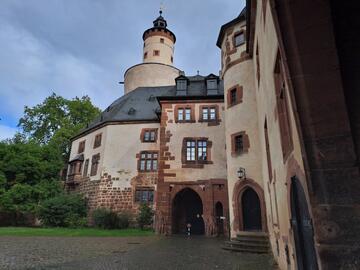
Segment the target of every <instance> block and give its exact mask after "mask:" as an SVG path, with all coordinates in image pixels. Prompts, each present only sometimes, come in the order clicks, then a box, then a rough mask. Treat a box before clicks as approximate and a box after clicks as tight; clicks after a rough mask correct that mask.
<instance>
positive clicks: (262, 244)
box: [225, 241, 269, 248]
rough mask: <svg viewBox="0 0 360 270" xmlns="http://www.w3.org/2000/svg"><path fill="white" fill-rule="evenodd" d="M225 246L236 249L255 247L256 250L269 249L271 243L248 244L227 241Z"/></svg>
mask: <svg viewBox="0 0 360 270" xmlns="http://www.w3.org/2000/svg"><path fill="white" fill-rule="evenodd" d="M225 245H230V246H234V247H254V248H269V243H268V242H266V243H261V242H260V243H256V242H255V243H254V242H246V241H227V242H225Z"/></svg>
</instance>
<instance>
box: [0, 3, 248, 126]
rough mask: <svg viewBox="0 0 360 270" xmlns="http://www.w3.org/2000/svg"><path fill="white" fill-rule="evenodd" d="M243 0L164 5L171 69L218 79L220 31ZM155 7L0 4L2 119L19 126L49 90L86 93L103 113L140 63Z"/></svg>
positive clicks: (77, 93)
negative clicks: (171, 49) (171, 34)
mask: <svg viewBox="0 0 360 270" xmlns="http://www.w3.org/2000/svg"><path fill="white" fill-rule="evenodd" d="M243 6H244V0H243V1H237V0H221V1H220V0H207V1H206V5H204V1H200V0H184V1H170V0H168V1H165V11H164V14H163V15H164V17H165V19H167V21H168V27H169V29H170V30H172V31H173V32H174V33H175V35H176V36H177V42H176V49H175V55H174V56H175V57H174V63H175V65H176V66H177V67H178V68H180V69H182V70H184V71H185V72H186V73H187V74H189V75H192V74H195V73H196V71H197V70H200V74H203V75H206V74H209V73H215V74H216V73H217V72H218V71H219V68H220V55H219V53H220V51H219V49H218V48H217V47H216V45H215V42H216V38H217V34H218V31H219V29H220V26H221V25H222V24H224V23H226V22H228V21H230V20H231V19H233V18H234V17H236V16H237V15H238V14H239V13H240V11H241V9H242V7H243ZM158 7H159V1H155V0H141V1H140V0H135V1H118V0H107V1H91V0H77V1H61V0H54V1H51V2H49V1H48V0H27V1H14V0H1V9H0V44H1V45H0V59H1V61H0V117H1V118H2V119H3V123H5V124H6V125H7V124H9V125H10V126H14V125H16V124H17V119H19V118H20V117H21V115H22V113H23V109H24V106H25V105H27V106H34V105H36V104H39V103H40V102H42V101H43V100H44V99H45V98H46V97H47V96H49V95H50V94H51V92H53V91H54V92H55V93H57V94H59V95H62V96H64V97H66V98H73V97H75V96H82V95H89V96H90V98H91V99H92V101H93V103H94V104H95V105H97V106H99V107H100V108H103V109H104V108H106V107H107V106H108V105H109V104H111V103H112V101H114V100H115V99H116V98H118V97H119V96H121V95H122V94H123V91H122V86H121V85H119V84H118V82H119V81H122V80H123V74H124V72H125V70H126V69H127V68H129V67H130V66H132V65H135V64H138V63H139V62H141V58H142V38H141V37H142V33H143V31H144V30H146V29H147V28H149V27H151V26H152V21H153V20H154V19H155V17H157V16H158V13H157V11H158Z"/></svg>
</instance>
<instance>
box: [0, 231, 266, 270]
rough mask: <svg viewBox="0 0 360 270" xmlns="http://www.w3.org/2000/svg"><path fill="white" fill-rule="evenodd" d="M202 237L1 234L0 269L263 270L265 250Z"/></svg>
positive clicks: (264, 267)
mask: <svg viewBox="0 0 360 270" xmlns="http://www.w3.org/2000/svg"><path fill="white" fill-rule="evenodd" d="M222 243H223V240H219V239H209V238H203V237H194V238H185V237H180V236H179V237H129V238H121V237H118V238H109V237H107V238H100V237H99V238H98V237H96V238H95V237H79V238H76V237H0V269H36V270H38V269H39V270H40V269H44V270H45V269H46V270H59V269H64V270H70V269H71V270H72V269H73V270H75V269H76V270H79V269H86V270H93V269H106V270H112V269H121V270H123V269H124V270H127V269H130V270H131V269H136V270H141V269H151V270H162V269H164V270H165V269H166V270H167V269H172V270H180V269H186V270H192V269H194V270H202V269H204V270H210V269H219V270H226V269H231V270H233V269H234V270H267V269H272V268H271V266H270V265H271V260H270V258H269V257H268V256H267V255H254V254H240V253H231V252H228V251H224V250H222V249H221V248H220V246H221V245H222Z"/></svg>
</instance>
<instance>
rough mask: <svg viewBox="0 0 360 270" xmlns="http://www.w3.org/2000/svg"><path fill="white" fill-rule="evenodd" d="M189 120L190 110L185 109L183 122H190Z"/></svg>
mask: <svg viewBox="0 0 360 270" xmlns="http://www.w3.org/2000/svg"><path fill="white" fill-rule="evenodd" d="M190 120H191V109H190V108H187V109H185V121H190Z"/></svg>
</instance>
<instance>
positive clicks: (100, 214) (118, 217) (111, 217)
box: [92, 208, 131, 229]
mask: <svg viewBox="0 0 360 270" xmlns="http://www.w3.org/2000/svg"><path fill="white" fill-rule="evenodd" d="M92 217H93V222H94V226H95V227H98V228H102V229H126V228H128V227H129V224H130V219H131V215H130V214H129V213H127V212H122V213H119V214H117V213H116V212H113V211H112V210H109V209H106V208H99V209H96V210H95V211H94V212H93V214H92Z"/></svg>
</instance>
